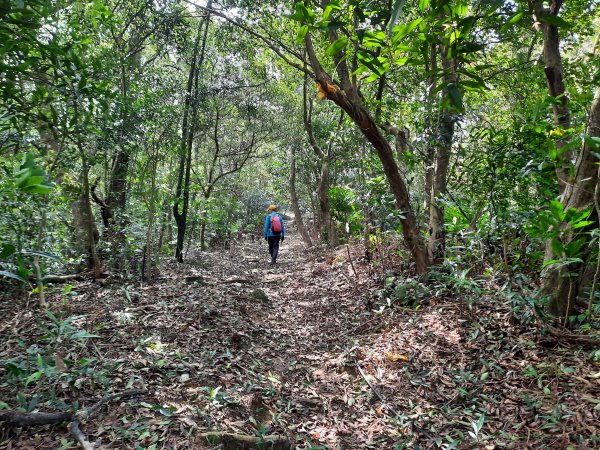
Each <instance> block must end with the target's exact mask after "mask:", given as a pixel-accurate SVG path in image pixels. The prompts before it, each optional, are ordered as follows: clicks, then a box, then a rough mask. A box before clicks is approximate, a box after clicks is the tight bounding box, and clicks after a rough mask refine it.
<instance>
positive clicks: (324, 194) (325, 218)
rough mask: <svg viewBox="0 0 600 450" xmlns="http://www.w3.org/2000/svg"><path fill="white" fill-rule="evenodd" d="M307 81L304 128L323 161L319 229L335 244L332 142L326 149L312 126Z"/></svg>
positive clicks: (318, 186) (317, 154)
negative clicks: (331, 200) (331, 174)
mask: <svg viewBox="0 0 600 450" xmlns="http://www.w3.org/2000/svg"><path fill="white" fill-rule="evenodd" d="M307 83H308V78H307V77H305V78H304V85H303V100H304V101H303V113H304V114H303V116H304V129H305V130H306V134H307V136H308V140H309V142H310V145H311V147H312V149H313V151H314V153H315V155H316V156H317V158H319V161H320V163H321V168H320V171H319V183H318V185H317V197H318V200H319V230H320V232H321V239H322V240H323V242H325V243H326V244H330V245H335V242H332V238H333V233H332V230H333V229H334V228H335V224H333V223H332V217H331V202H330V198H329V186H330V184H329V158H330V156H331V155H330V153H331V142H330V145H329V148H328V150H327V151H325V150H323V148H322V147H321V146H320V145H319V144H318V142H317V140H316V138H315V135H314V133H313V128H312V100H309V99H308V95H307ZM340 121H341V119H340Z"/></svg>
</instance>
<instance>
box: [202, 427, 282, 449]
mask: <svg viewBox="0 0 600 450" xmlns="http://www.w3.org/2000/svg"><path fill="white" fill-rule="evenodd" d="M200 436H201V437H203V438H206V439H209V440H214V441H219V442H220V443H221V444H222V448H223V450H251V449H254V448H261V449H265V450H266V449H270V450H290V449H291V448H292V443H291V442H290V441H289V439H288V438H287V437H286V436H284V435H281V434H270V435H267V436H250V435H247V434H238V433H227V432H224V431H209V432H206V433H202V434H201V435H200Z"/></svg>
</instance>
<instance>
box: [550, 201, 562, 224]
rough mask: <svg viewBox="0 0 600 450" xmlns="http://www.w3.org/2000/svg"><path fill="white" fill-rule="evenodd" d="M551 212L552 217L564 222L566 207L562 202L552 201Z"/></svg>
mask: <svg viewBox="0 0 600 450" xmlns="http://www.w3.org/2000/svg"><path fill="white" fill-rule="evenodd" d="M550 212H551V213H552V215H553V216H554V217H556V218H557V219H558V220H563V219H564V217H565V213H564V206H563V204H562V203H561V202H559V201H558V200H552V201H551V202H550Z"/></svg>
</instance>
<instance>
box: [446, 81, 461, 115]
mask: <svg viewBox="0 0 600 450" xmlns="http://www.w3.org/2000/svg"><path fill="white" fill-rule="evenodd" d="M446 89H447V90H448V94H449V96H450V101H451V102H452V104H453V105H454V106H456V107H457V108H458V109H463V101H462V93H461V92H460V89H458V86H457V85H456V83H448V86H446Z"/></svg>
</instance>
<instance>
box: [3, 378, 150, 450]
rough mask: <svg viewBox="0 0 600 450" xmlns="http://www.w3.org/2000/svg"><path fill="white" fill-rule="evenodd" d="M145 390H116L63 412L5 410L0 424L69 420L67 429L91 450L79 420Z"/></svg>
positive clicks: (39, 423) (54, 422)
mask: <svg viewBox="0 0 600 450" xmlns="http://www.w3.org/2000/svg"><path fill="white" fill-rule="evenodd" d="M146 392H147V391H146V390H144V389H130V390H128V391H123V392H117V393H116V394H110V395H106V396H104V397H102V398H101V399H100V400H98V401H97V402H96V403H94V404H93V405H92V406H88V407H87V408H84V409H81V410H79V411H77V412H75V413H74V412H73V411H63V412H54V413H49V412H21V411H7V412H4V413H2V414H0V426H2V425H4V426H7V427H9V428H14V427H23V428H25V427H34V426H41V425H56V424H58V423H63V422H69V421H70V423H69V431H70V432H71V434H72V435H73V437H75V439H77V442H79V444H80V445H81V447H82V448H83V449H84V450H93V449H94V446H93V445H92V444H91V443H90V442H89V441H88V440H87V439H86V437H85V435H84V434H83V432H82V431H81V430H80V429H79V421H82V422H84V421H86V420H89V419H91V418H92V417H94V416H95V415H96V414H97V413H98V411H100V408H101V407H102V406H103V405H106V404H107V403H110V402H111V401H113V400H116V399H122V398H126V397H134V396H137V395H143V394H145V393H146Z"/></svg>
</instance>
